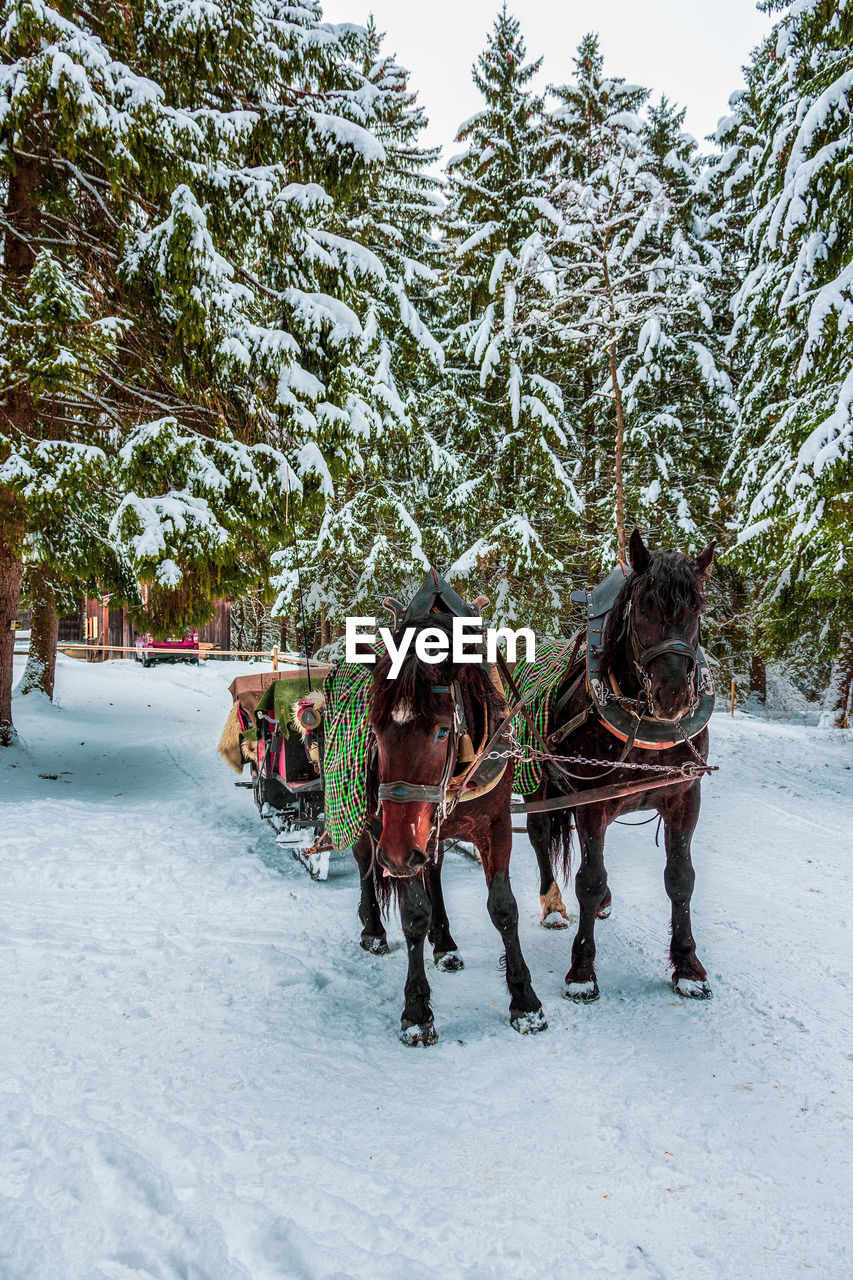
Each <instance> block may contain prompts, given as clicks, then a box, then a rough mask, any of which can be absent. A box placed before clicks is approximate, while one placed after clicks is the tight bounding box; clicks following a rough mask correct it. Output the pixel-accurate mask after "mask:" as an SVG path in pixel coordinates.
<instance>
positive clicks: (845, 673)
mask: <svg viewBox="0 0 853 1280" xmlns="http://www.w3.org/2000/svg"><path fill="white" fill-rule="evenodd" d="M851 715H853V631H845V632H844V634H843V635H842V637H841V643H840V644H839V646H838V653H837V654H836V656H835V660H834V662H833V664H832V673H831V675H830V680H829V688H828V689H827V691H826V697H825V698H824V702H823V711H822V712H821V717H820V725H821V728H823V729H849V727H850V720H851Z"/></svg>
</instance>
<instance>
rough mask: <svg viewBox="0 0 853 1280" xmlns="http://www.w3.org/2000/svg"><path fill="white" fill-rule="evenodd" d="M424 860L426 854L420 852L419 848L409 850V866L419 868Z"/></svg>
mask: <svg viewBox="0 0 853 1280" xmlns="http://www.w3.org/2000/svg"><path fill="white" fill-rule="evenodd" d="M426 860H427V856H426V854H425V853H422V852H421V850H420V849H410V850H409V866H410V867H413V868H415V869H419V868H420V867H422V866H423V865H424V864H425V862H426Z"/></svg>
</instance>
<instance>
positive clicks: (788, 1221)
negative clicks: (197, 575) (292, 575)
mask: <svg viewBox="0 0 853 1280" xmlns="http://www.w3.org/2000/svg"><path fill="white" fill-rule="evenodd" d="M245 669H246V668H241V670H243V671H245ZM231 675H232V669H231V668H230V667H226V666H225V665H223V664H214V663H211V664H209V665H208V666H207V667H202V668H201V669H199V670H196V669H194V668H190V667H180V668H175V669H171V670H170V669H168V668H159V669H155V670H153V671H143V670H142V669H141V668H138V667H136V666H135V665H132V664H130V663H108V664H104V665H103V666H100V667H95V666H86V665H85V664H82V663H75V662H72V661H71V660H64V661H61V665H60V668H59V675H58V704H59V705H58V707H55V708H49V707H44V706H38V705H36V706H30V705H25V703H26V701H27V700H18V702H17V707H16V719H17V721H18V724H19V727H20V728H21V729H22V731H23V735H24V738H25V740H26V743H27V751H26V752H24V751H16V752H15V753H14V754H12V755H11V756H7V757H4V758H3V760H2V763H0V858H2V868H3V876H2V892H0V964H2V977H0V1018H2V1024H0V1025H2V1028H3V1033H4V1034H3V1038H2V1042H0V1197H2V1199H0V1280H102V1278H103V1280H179V1278H180V1280H283V1278H287V1280H297V1278H298V1280H301V1278H303V1277H304V1278H305V1280H308V1278H311V1280H314V1278H315V1277H316V1278H318V1280H319V1278H320V1277H326V1278H328V1280H345V1278H346V1277H370V1278H371V1280H385V1278H388V1280H400V1278H402V1277H406V1278H409V1277H411V1278H412V1280H439V1278H440V1280H454V1278H455V1277H459V1278H460V1280H461V1278H464V1280H491V1278H492V1277H507V1278H508V1280H509V1278H510V1277H511V1278H512V1280H524V1278H527V1277H530V1278H531V1280H533V1278H536V1280H540V1278H547V1277H571V1278H572V1280H573V1278H574V1277H583V1280H599V1278H600V1280H611V1278H612V1277H621V1276H630V1277H635V1278H636V1280H646V1278H647V1277H648V1280H662V1278H664V1280H680V1278H681V1277H684V1280H729V1277H731V1278H732V1280H735V1278H736V1280H752V1277H791V1276H795V1275H799V1274H803V1275H809V1276H820V1277H832V1278H833V1280H834V1278H836V1277H837V1278H839V1280H841V1278H842V1277H850V1276H853V1250H852V1249H851V1238H850V1206H851V1202H853V1179H851V1170H850V1163H849V1161H850V1152H851V1141H850V1139H851V1130H852V1129H853V1124H851V1110H853V1104H851V1095H850V1080H851V1074H853V1070H852V1069H853V1039H851V1035H850V1030H851V1016H850V1008H851V977H850V965H849V960H850V924H851V919H853V884H851V862H853V858H851V854H853V834H851V831H853V796H851V790H852V789H851V781H853V773H851V771H850V765H851V763H853V751H851V745H850V744H849V743H847V744H844V743H841V742H838V741H834V740H827V739H826V738H825V737H823V736H821V735H820V734H819V733H818V732H817V731H816V730H814V729H811V728H802V727H792V726H786V725H779V724H770V723H764V722H761V721H758V720H751V719H747V718H745V717H736V718H735V719H734V720H731V719H729V718H727V717H725V716H718V717H716V719H715V722H714V726H713V727H714V755H715V758H716V762H717V763H719V764H720V765H722V770H721V772H720V773H719V774H717V775H715V776H714V778H713V779H712V780H711V781H710V782H709V783H706V784H705V807H704V814H703V819H702V822H701V824H700V828H699V832H698V838H697V841H696V856H695V860H696V865H697V874H698V878H697V890H696V895H695V898H694V904H695V910H694V925H695V933H696V937H697V943H698V947H699V953H700V956H701V957H702V958H703V959H704V961H705V964H706V965H707V968H708V971H709V975H710V978H711V981H712V984H713V985H714V989H715V998H714V1000H712V1001H710V1002H709V1003H707V1004H694V1003H692V1002H686V1001H681V1000H679V999H678V998H676V997H675V996H674V995H672V993H671V991H670V989H669V987H668V985H667V983H666V946H667V916H668V904H667V900H666V897H665V895H664V891H663V885H662V854H661V851H660V850H656V849H655V846H654V834H653V833H654V827H653V826H647V827H644V828H640V829H639V830H630V829H628V828H618V829H617V830H616V831H615V832H614V833H613V835H612V838H611V840H610V843H609V858H608V867H609V871H610V878H611V884H612V887H613V893H614V911H613V916H612V918H611V920H610V921H608V922H606V923H603V924H601V925H600V926H599V934H598V941H599V979H600V983H601V989H602V998H601V1000H600V1002H599V1003H598V1004H597V1005H594V1006H592V1007H590V1008H582V1007H581V1008H579V1007H576V1006H574V1005H571V1004H569V1003H567V1002H566V1001H564V1000H562V999H561V996H560V992H561V986H562V977H563V974H564V973H565V971H566V969H567V967H568V950H569V941H570V936H569V935H567V934H566V933H562V934H559V933H551V932H546V931H544V930H542V929H540V928H539V927H538V924H537V918H538V904H537V899H536V878H535V874H534V862H533V856H532V853H531V852H530V850H529V847H528V846H527V843H526V840H524V839H523V837H520V836H519V837H517V843H516V850H515V857H514V863H513V883H514V886H515V889H516V894H517V896H518V898H519V904H520V907H521V914H522V944H523V946H524V949H525V954H526V958H527V960H528V963H529V965H530V968H531V970H532V973H533V980H534V984H535V986H536V988H537V991H538V993H539V995H540V997H541V999H542V1001H543V1003H544V1005H545V1008H546V1012H547V1014H548V1017H549V1019H550V1024H551V1025H550V1029H549V1031H548V1032H547V1033H545V1034H544V1035H541V1036H538V1037H533V1038H529V1039H525V1038H522V1037H520V1036H517V1035H516V1034H515V1033H514V1032H513V1031H512V1030H511V1029H510V1027H509V1023H508V1019H507V997H506V993H505V990H504V988H503V979H502V976H501V974H500V972H499V971H498V968H497V961H498V955H499V950H500V948H499V943H498V936H497V934H496V933H495V931H494V930H493V929H492V926H491V925H490V923H489V921H488V917H487V915H486V910H485V893H484V886H483V881H482V873H481V872H480V870H479V868H478V867H476V866H475V865H473V864H471V863H470V862H468V861H466V860H463V859H461V858H458V857H457V858H452V857H451V858H450V859H449V860H448V864H447V874H446V877H445V880H446V895H447V898H448V908H449V911H450V916H451V922H452V925H453V928H454V932H455V934H456V938H457V941H458V942H459V944H460V948H461V951H462V953H463V955H464V957H465V961H466V968H465V970H464V971H463V972H461V973H459V974H444V973H435V974H434V977H432V978H431V980H432V983H433V989H434V1007H435V1013H436V1026H437V1027H438V1029H439V1033H440V1036H441V1039H440V1041H439V1044H438V1045H437V1046H436V1047H435V1048H434V1049H431V1050H414V1051H413V1050H407V1049H404V1048H403V1047H402V1046H401V1045H399V1044H398V1042H397V1040H396V1038H395V1033H396V1029H397V1026H398V1025H399V1015H400V1009H401V1005H402V983H403V975H404V956H403V954H402V937H401V934H400V930H399V925H398V924H397V923H396V922H395V923H394V924H393V926H392V929H391V930H390V933H391V936H392V940H393V950H392V954H391V955H390V956H388V957H384V958H379V957H372V956H367V955H365V954H364V953H363V952H362V951H361V950H360V949H359V946H358V925H357V921H356V916H355V907H356V896H357V887H356V876H355V871H354V868H351V867H350V866H349V864H346V865H345V866H344V868H343V869H342V870H341V871H340V872H339V873H338V874H337V875H335V876H334V877H333V878H332V879H331V880H330V881H329V882H328V883H327V884H326V885H315V884H313V883H312V882H311V881H310V880H309V879H308V877H307V876H306V875H305V873H304V872H303V871H302V870H301V869H300V868H299V867H298V866H297V865H296V864H295V863H293V862H292V861H290V859H289V855H287V854H286V853H283V852H281V851H279V850H277V849H276V846H275V843H274V837H273V834H272V832H271V831H270V830H269V829H268V828H266V827H264V826H263V825H262V824H261V823H260V822H259V821H258V819H257V817H256V815H255V812H254V809H253V806H252V801H251V796H250V794H249V792H247V791H245V790H239V789H236V788H235V787H234V786H233V785H232V779H233V775H231V774H230V773H229V771H228V770H227V769H226V768H225V766H223V765H222V764H221V763H220V762H219V760H218V759H217V757H216V755H215V746H216V741H217V738H218V734H219V730H220V728H221V723H222V721H223V720H224V717H225V714H226V711H227V707H228V694H227V691H226V685H227V683H228V681H229V680H230V679H231ZM44 774H56V775H58V776H57V777H56V778H50V777H41V776H39V775H44Z"/></svg>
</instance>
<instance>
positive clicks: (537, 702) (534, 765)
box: [513, 637, 583, 796]
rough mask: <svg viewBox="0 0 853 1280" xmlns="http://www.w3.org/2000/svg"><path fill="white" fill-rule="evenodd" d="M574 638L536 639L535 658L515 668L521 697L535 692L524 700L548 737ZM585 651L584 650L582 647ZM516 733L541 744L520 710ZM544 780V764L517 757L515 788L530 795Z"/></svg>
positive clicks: (524, 742)
mask: <svg viewBox="0 0 853 1280" xmlns="http://www.w3.org/2000/svg"><path fill="white" fill-rule="evenodd" d="M573 648H574V642H573V640H557V639H554V638H552V637H549V638H547V639H544V640H539V639H537V641H536V661H535V662H520V663H519V664H518V666H517V667H516V668H515V671H514V672H513V679H514V680H515V683H516V685H517V686H518V691H519V693H520V694H521V695H522V697H523V696H524V695H525V694H527V693H530V691H531V690H532V689H535V690H536V692H535V693H534V694H533V695H532V696H531V698H530V699H529V700H528V701H526V702H525V704H524V705H525V707H526V708H527V711H528V712H529V714H530V719H531V720H532V721H533V723H534V724H535V725H536V728H537V729H538V730H539V732H540V733H541V734H542V737H543V738H546V739H547V737H548V733H549V730H550V720H551V712H552V709H553V701H554V695H555V693H556V692H557V690H558V689H559V687H560V685H561V684H562V682H563V677H564V676H565V674H566V667H567V666H568V663H569V659H570V658H571V656H572V649H573ZM581 652H583V650H581ZM515 733H516V738H517V740H518V743H519V745H520V746H522V747H537V748H538V747H539V743H538V741H535V740H534V739H533V735H532V733H531V732H530V728H529V726H528V724H527V721H526V720H525V718H524V716H523V715H521V713H519V715H518V716H517V718H516V722H515ZM541 781H542V765H541V764H540V763H539V762H538V761H537V760H522V761H518V762H517V763H516V766H515V782H514V784H513V790H514V791H517V792H519V793H520V794H521V795H523V796H529V795H530V794H531V792H533V791H535V790H536V789H537V787H538V786H539V783H540V782H541Z"/></svg>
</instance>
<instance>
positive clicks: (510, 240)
mask: <svg viewBox="0 0 853 1280" xmlns="http://www.w3.org/2000/svg"><path fill="white" fill-rule="evenodd" d="M525 58H526V49H525V44H524V40H523V38H522V36H521V32H520V28H519V24H518V22H517V21H516V19H515V18H513V17H511V16H510V15H509V14H508V12H507V9H506V6H504V7H503V8H502V9H501V11H500V13H499V14H498V17H497V19H496V21H495V24H494V27H493V29H492V31H491V32H490V34H489V37H488V41H487V44H486V48H485V49H484V51H483V53H482V54H481V55H480V57H479V59H478V61H477V65H476V66H475V67H474V69H473V76H474V82H475V84H476V85H477V88H478V89H479V90H480V93H481V94H482V96H483V107H482V109H481V110H480V111H478V112H477V113H476V114H475V115H474V116H472V117H471V119H470V120H467V121H466V122H465V123H464V124H463V125H462V126H461V127H460V129H459V132H458V141H461V142H464V143H466V148H465V150H464V151H463V152H462V153H461V154H459V155H457V156H455V157H454V158H453V159H452V160H451V161H450V163H449V166H448V174H449V188H450V189H449V201H448V206H447V211H446V214H445V217H444V219H443V229H444V250H445V252H444V263H443V268H442V277H441V283H440V287H439V289H438V291H437V300H438V302H439V304H440V306H441V308H442V325H443V329H444V340H445V346H446V349H447V353H448V358H447V377H446V379H445V386H444V388H443V395H442V396H441V397H438V398H437V399H436V401H435V404H434V406H433V411H434V414H435V419H436V428H435V430H436V434H438V433H439V432H440V431H441V430H442V427H441V426H440V424H442V423H443V432H444V434H443V436H442V440H443V443H444V444H445V446H446V447H447V449H448V451H449V452H450V453H451V455H452V456H454V457H455V458H457V460H458V462H459V465H460V471H459V475H458V477H457V479H456V484H455V485H454V486H453V487H452V488H451V489H450V491H449V492H448V493H447V495H446V506H447V517H446V519H447V523H448V525H449V526H450V527H451V528H452V530H453V536H454V541H455V544H456V559H455V562H454V563H453V565H452V568H451V572H452V573H454V574H455V575H458V576H459V577H461V578H462V579H463V580H465V579H467V580H468V581H469V582H470V583H471V585H472V587H474V586H476V587H477V588H478V589H479V588H480V587H482V588H483V589H485V590H486V591H487V592H488V594H489V595H490V596H491V598H492V611H493V616H494V617H496V618H498V619H500V620H502V621H507V622H509V621H513V620H521V619H525V620H530V619H535V620H536V621H537V622H539V623H540V624H541V625H543V626H547V625H553V624H554V623H555V621H556V619H557V618H558V617H559V616H560V613H561V611H562V610H561V606H562V605H563V603H564V602H563V599H562V596H561V594H560V593H561V588H562V587H564V586H565V568H566V565H565V554H566V552H567V550H568V549H569V548H571V546H572V545H573V541H574V538H573V526H574V525H575V524H576V523H577V520H578V516H579V512H580V501H579V499H578V495H577V492H576V490H575V486H574V483H573V480H572V475H571V472H572V468H573V466H574V464H575V462H576V458H577V453H576V445H575V441H574V438H573V432H572V428H571V425H570V423H569V420H568V417H567V415H566V414H565V411H564V408H565V407H564V403H563V396H562V393H561V390H560V387H559V385H558V383H557V381H556V380H555V376H554V368H555V363H556V362H555V356H554V352H553V350H552V349H549V348H548V347H547V345H546V344H544V343H543V342H542V341H541V335H540V334H538V333H536V334H531V333H530V332H529V331H526V330H525V329H524V328H523V326H522V323H521V322H522V319H523V315H522V312H521V309H520V307H519V298H518V286H517V281H518V277H519V275H520V273H521V270H522V267H523V265H524V263H525V262H527V261H528V260H530V259H534V260H536V261H537V262H538V261H539V257H540V251H541V243H542V236H541V228H542V226H543V225H544V222H545V219H544V218H543V213H542V196H543V194H544V191H545V180H544V176H543V168H544V163H545V157H544V152H543V148H542V144H543V118H542V112H543V103H542V100H541V98H540V97H538V96H537V95H535V94H534V93H532V92H531V91H530V89H529V87H528V86H529V84H530V81H531V79H532V78H533V76H534V75H535V74H536V72H537V70H538V68H539V65H540V62H541V59H540V60H539V61H536V62H531V63H527V62H526V61H525ZM553 287H554V282H553V275H552V274H549V272H548V270H547V264H546V265H545V268H544V270H541V271H540V272H539V274H538V276H537V277H536V287H535V289H532V288H531V289H529V290H528V293H532V294H533V298H532V299H531V298H530V297H528V298H526V299H525V307H526V308H528V309H529V307H530V305H532V301H535V300H538V299H539V298H540V296H542V297H547V296H548V295H549V294H550V292H551V291H552V290H553ZM543 588H544V590H543Z"/></svg>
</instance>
